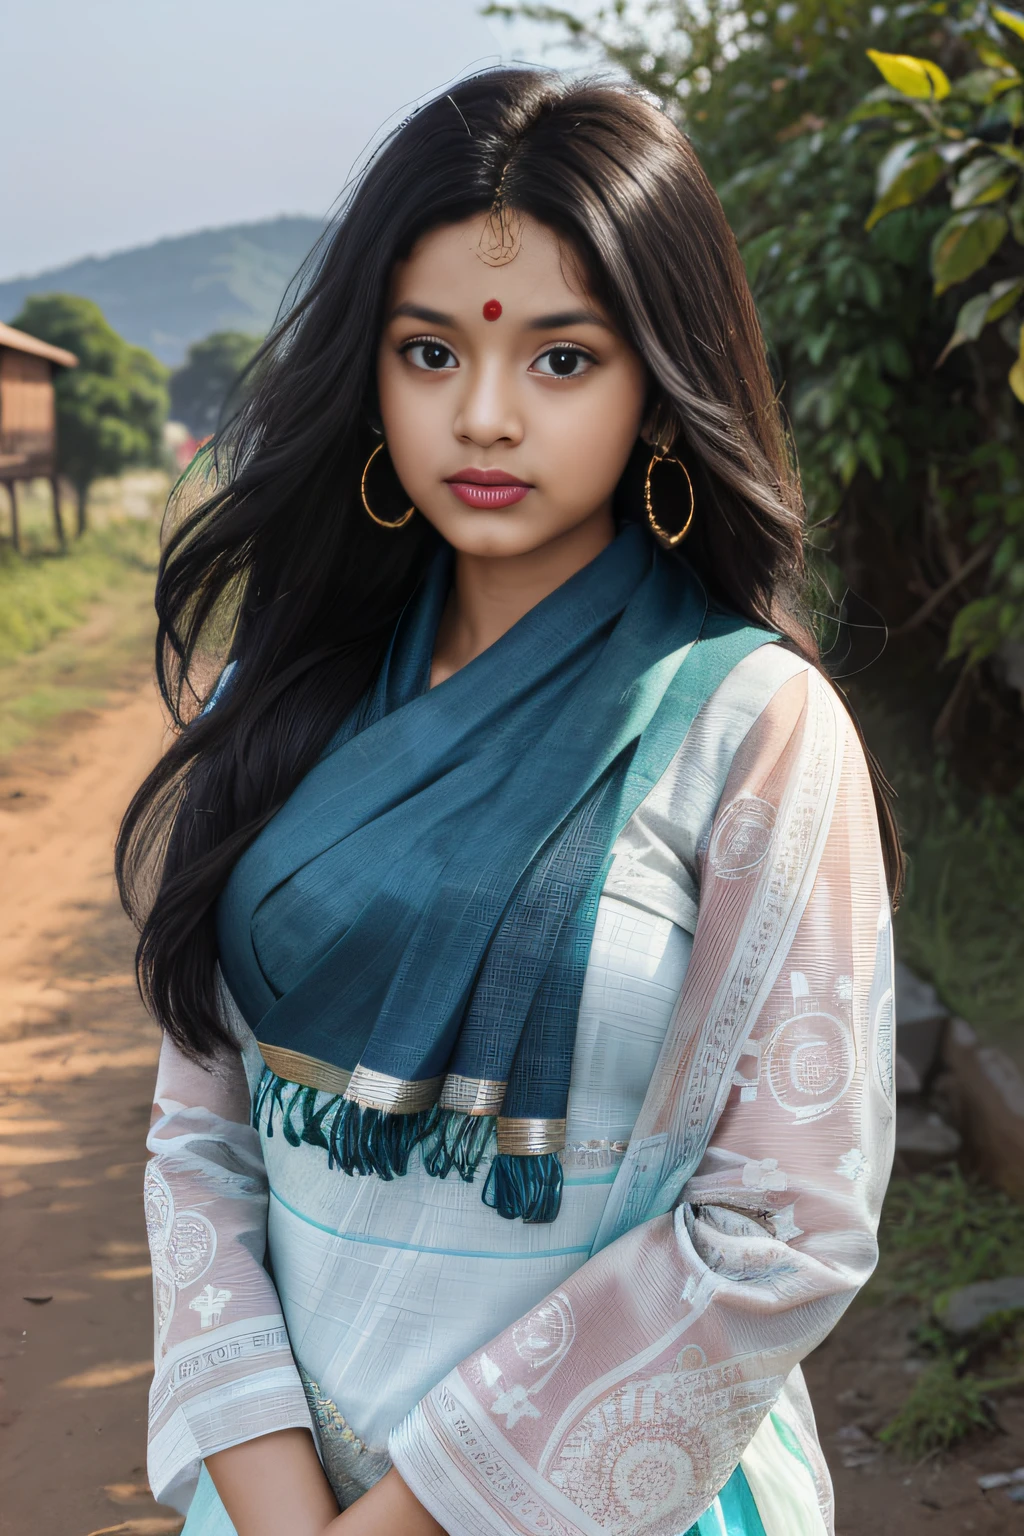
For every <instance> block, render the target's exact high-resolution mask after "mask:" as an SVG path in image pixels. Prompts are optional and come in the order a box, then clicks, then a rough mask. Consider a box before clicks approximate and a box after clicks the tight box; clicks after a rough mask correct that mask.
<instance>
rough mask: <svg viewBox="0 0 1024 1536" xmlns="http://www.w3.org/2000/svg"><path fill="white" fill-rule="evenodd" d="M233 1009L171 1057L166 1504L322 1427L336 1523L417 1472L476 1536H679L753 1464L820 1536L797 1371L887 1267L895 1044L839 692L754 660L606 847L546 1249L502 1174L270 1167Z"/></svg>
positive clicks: (294, 1150) (161, 1302)
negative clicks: (243, 1447)
mask: <svg viewBox="0 0 1024 1536" xmlns="http://www.w3.org/2000/svg"><path fill="white" fill-rule="evenodd" d="M691 952H692V953H691ZM225 1007H226V1009H227V1011H228V1013H229V1015H230V1016H231V1017H233V1019H234V1027H235V1029H236V1031H237V1033H238V1037H239V1040H240V1043H241V1045H242V1052H241V1055H240V1056H239V1057H234V1058H232V1059H230V1060H222V1061H219V1062H218V1063H217V1066H216V1070H215V1071H214V1072H213V1073H210V1072H207V1071H205V1070H204V1069H202V1068H199V1067H196V1066H193V1065H191V1064H189V1063H188V1062H186V1061H185V1060H184V1058H183V1057H182V1056H181V1055H180V1053H178V1052H177V1051H175V1049H174V1048H173V1047H172V1046H171V1045H170V1044H168V1043H166V1042H165V1045H164V1050H163V1055H162V1058H161V1070H160V1077H159V1081H158V1086H157V1109H158V1111H159V1113H160V1118H159V1119H158V1120H157V1121H156V1123H155V1124H154V1126H153V1130H152V1132H151V1136H150V1142H149V1146H150V1150H151V1151H152V1153H153V1161H152V1162H151V1164H150V1171H149V1184H148V1197H147V1210H148V1212H149V1216H150V1230H151V1240H152V1243H153V1250H154V1264H153V1272H154V1287H155V1294H156V1307H157V1374H156V1379H155V1381H154V1386H153V1394H152V1405H151V1408H152V1415H151V1417H152V1424H151V1447H150V1480H151V1484H152V1486H153V1489H154V1492H155V1493H156V1494H157V1496H158V1497H159V1498H161V1499H163V1500H165V1501H169V1502H172V1503H174V1504H176V1505H177V1506H178V1507H180V1508H185V1507H187V1505H188V1502H189V1499H190V1497H191V1493H192V1490H193V1489H194V1487H195V1483H196V1479H197V1477H198V1473H199V1469H200V1463H201V1460H202V1458H204V1457H205V1456H207V1455H209V1454H211V1453H212V1452H214V1451H215V1450H218V1449H222V1448H224V1447H226V1446H229V1445H231V1444H235V1443H238V1442H240V1441H242V1440H246V1439H250V1438H252V1437H254V1436H257V1435H260V1434H263V1433H266V1432H267V1431H269V1430H271V1429H279V1428H284V1427H288V1426H291V1425H296V1424H310V1423H313V1424H315V1428H316V1433H317V1437H318V1443H319V1445H320V1448H321V1454H322V1456H323V1459H324V1463H325V1466H326V1468H327V1470H328V1474H329V1476H330V1477H331V1481H332V1483H333V1484H334V1487H335V1489H336V1491H337V1492H338V1494H339V1497H340V1498H341V1499H342V1500H343V1501H344V1502H348V1501H350V1500H351V1499H352V1498H353V1497H356V1496H358V1494H359V1493H360V1492H361V1491H363V1490H364V1489H365V1488H367V1487H369V1486H371V1485H372V1483H373V1482H374V1481H376V1479H377V1478H378V1477H380V1476H381V1475H382V1474H383V1472H384V1471H386V1469H387V1467H388V1466H389V1465H390V1464H391V1462H392V1461H394V1462H395V1463H396V1464H397V1466H398V1467H399V1470H400V1471H401V1473H402V1475H403V1477H405V1479H406V1481H407V1482H408V1483H409V1484H410V1486H411V1487H412V1488H413V1490H414V1491H415V1493H416V1494H417V1496H418V1497H419V1498H420V1499H421V1501H422V1502H423V1503H424V1504H425V1505H426V1507H427V1508H428V1509H430V1510H431V1512H432V1513H433V1514H434V1515H435V1517H436V1518H437V1519H438V1521H439V1522H440V1523H441V1524H442V1525H443V1526H444V1528H445V1529H446V1530H447V1531H449V1532H450V1533H452V1536H484V1533H487V1532H494V1533H495V1536H497V1533H502V1536H505V1533H508V1532H512V1533H527V1532H530V1533H533V1532H544V1533H547V1536H555V1533H564V1536H581V1533H596V1532H613V1531H614V1532H622V1533H624V1536H625V1533H627V1532H628V1533H630V1536H632V1533H647V1536H676V1533H678V1532H681V1531H684V1530H686V1529H687V1528H688V1527H689V1526H690V1525H691V1524H693V1522H694V1521H695V1520H696V1519H697V1517H698V1516H699V1515H701V1514H702V1513H703V1512H704V1511H705V1510H707V1509H708V1507H709V1505H710V1504H711V1503H712V1500H713V1499H714V1497H715V1494H716V1493H717V1491H718V1490H719V1488H721V1487H722V1485H723V1484H724V1483H725V1482H726V1480H727V1479H728V1477H729V1475H730V1473H731V1472H732V1470H733V1468H734V1467H735V1466H736V1465H737V1463H739V1464H740V1465H741V1466H743V1468H744V1471H745V1474H746V1476H747V1479H748V1482H749V1484H750V1487H751V1490H752V1491H753V1493H754V1497H755V1500H756V1501H757V1503H758V1509H759V1512H760V1515H761V1519H762V1523H763V1524H764V1529H765V1531H766V1532H767V1533H768V1536H792V1533H793V1532H794V1531H800V1532H804V1531H806V1532H807V1533H808V1536H820V1533H821V1532H823V1531H825V1530H831V1528H832V1513H831V1485H830V1482H829V1478H828V1473H827V1470H826V1468H825V1464H824V1461H823V1459H822V1457H821V1453H820V1450H819V1448H818V1444H817V1439H816V1436H815V1432H814V1424H813V1416H812V1414H811V1410H810V1405H809V1403H808V1401H807V1397H806V1393H805V1391H804V1389H803V1385H802V1379H801V1377H800V1373H799V1368H798V1362H799V1361H800V1359H801V1358H802V1357H803V1356H804V1355H805V1354H806V1353H807V1352H808V1351H809V1350H810V1349H812V1348H813V1347H814V1346H815V1345H816V1344H817V1343H818V1342H819V1341H820V1340H821V1339H822V1338H823V1337H824V1336H825V1334H826V1333H827V1332H828V1331H829V1329H830V1328H831V1327H832V1326H833V1325H834V1323H835V1321H836V1320H837V1318H838V1317H839V1315H840V1314H841V1312H842V1310H843V1308H844V1307H845V1306H846V1305H847V1304H848V1302H849V1301H850V1299H851V1298H852V1296H853V1294H854V1293H855V1291H856V1289H857V1287H858V1286H859V1285H860V1284H862V1283H863V1281H864V1280H865V1279H866V1278H867V1275H868V1274H869V1273H870V1271H871V1268H872V1266H873V1264H874V1261H875V1241H874V1234H875V1227H876V1223H877V1216H878V1210H879V1206H880V1202H881V1196H882V1193H883V1190H884V1186H885V1182H886V1179H887V1177H888V1171H889V1164H890V1160H891V1136H892V1123H893V1094H892V1022H893V1021H892V992H891V939H890V928H889V914H888V904H887V901H886V898H885V891H884V883H883V879H882V871H881V859H880V851H879V847H878V838H877V830H876V826H875V820H874V811H873V806H872V803H871V796H870V786H869V783H868V778H867V774H866V770H865V766H864V763H863V757H862V754H861V752H860V748H859V744H858V743H857V741H856V737H855V735H854V733H853V731H852V728H851V727H850V726H849V722H848V721H847V719H846V717H845V714H844V713H843V710H842V708H841V706H840V705H839V703H838V701H837V700H836V698H835V696H834V694H833V693H832V691H831V689H830V688H829V687H828V685H827V684H826V683H825V682H824V681H823V680H822V679H821V678H820V677H819V676H818V675H817V674H816V673H814V672H813V671H812V670H810V669H809V668H807V666H806V665H805V664H804V663H803V662H801V661H800V660H799V659H797V658H795V657H793V656H791V655H789V654H788V653H786V652H784V651H782V650H781V649H780V648H778V647H774V646H769V647H763V648H762V649H761V650H759V651H757V652H755V653H754V655H752V656H750V657H748V658H747V660H746V661H744V662H743V663H741V664H740V666H738V667H737V668H736V669H735V671H734V672H733V673H732V674H731V675H730V677H729V678H728V679H727V680H726V682H725V683H724V684H723V685H722V687H721V688H720V689H719V690H718V692H717V693H716V694H715V695H714V696H713V698H712V699H711V700H709V701H708V703H707V704H706V705H705V707H704V709H703V711H702V712H701V714H700V716H699V717H698V719H697V721H696V722H695V723H694V726H693V728H692V729H691V731H690V733H689V736H688V737H687V740H686V742H685V743H684V744H683V747H682V748H681V750H680V752H679V753H678V754H677V757H676V759H675V761H674V762H673V764H672V766H671V768H670V770H669V772H668V773H667V774H666V775H665V777H664V778H663V779H662V781H661V782H660V783H659V784H658V786H657V787H656V788H655V790H654V791H653V792H652V794H651V795H650V796H649V797H648V799H647V801H645V802H644V805H643V806H641V808H640V810H639V811H638V812H637V813H636V815H635V816H634V817H633V819H632V820H631V822H630V823H629V825H628V826H627V828H626V829H625V831H624V833H623V835H622V837H621V838H620V839H619V841H618V843H617V844H616V848H615V859H614V862H613V865H612V868H611V871H610V874H609V877H608V879H607V882H606V885H605V890H604V896H603V898H602V901H601V906H600V910H599V915H598V922H597V926H596V930H595V936H594V943H593V947H592V950H591V956H590V962H589V967H588V971H587V977H586V984H585V987H584V992H583V997H582V1001H581V1008H580V1020H579V1028H578V1033H577V1039H576V1046H575V1054H574V1060H573V1072H572V1083H571V1090H570V1098H569V1114H568V1127H567V1141H568V1146H567V1149H566V1152H565V1154H564V1162H565V1165H566V1168H565V1173H566V1187H565V1192H564V1197H563V1203H562V1210H561V1213H560V1214H559V1217H558V1219H557V1221H556V1222H554V1223H553V1224H550V1225H537V1226H528V1225H524V1224H523V1223H522V1222H518V1221H514V1222H510V1221H504V1220H502V1218H500V1217H499V1216H498V1215H497V1214H496V1213H495V1212H494V1211H493V1210H490V1209H489V1208H488V1207H486V1206H484V1205H483V1203H482V1202H481V1200H480V1181H481V1180H482V1179H483V1178H485V1177H486V1173H487V1162H488V1160H487V1159H485V1161H484V1165H483V1166H482V1167H481V1169H480V1170H479V1172H478V1174H477V1181H476V1182H474V1183H473V1184H464V1183H462V1182H461V1181H460V1180H458V1179H457V1178H455V1177H454V1176H452V1177H449V1178H448V1179H447V1180H444V1181H442V1180H438V1179H434V1178H430V1177H428V1176H427V1175H426V1173H425V1171H424V1170H423V1168H422V1166H421V1165H420V1164H419V1162H418V1160H417V1159H416V1158H414V1159H413V1161H412V1164H411V1167H410V1171H409V1174H408V1175H407V1176H406V1177H404V1178H399V1179H395V1180H393V1181H391V1182H385V1181H382V1180H380V1179H377V1178H359V1177H358V1176H347V1175H345V1174H343V1173H340V1172H338V1171H330V1170H328V1168H327V1166H326V1158H325V1156H324V1154H323V1153H322V1152H321V1151H319V1150H318V1149H317V1148H313V1147H309V1146H306V1145H304V1144H303V1145H300V1146H299V1147H291V1146H289V1145H288V1144H287V1143H286V1142H285V1141H284V1139H283V1137H282V1136H281V1135H280V1134H277V1135H275V1136H273V1137H271V1138H270V1139H267V1138H266V1137H264V1139H263V1143H262V1147H261V1145H260V1139H259V1138H258V1137H257V1135H256V1132H255V1131H253V1130H252V1129H250V1128H249V1127H248V1126H247V1125H246V1124H244V1123H243V1122H244V1120H245V1119H246V1117H247V1111H248V1102H249V1090H250V1089H251V1087H252V1085H253V1082H254V1080H255V1077H256V1076H257V1075H258V1072H259V1069H260V1059H259V1055H258V1051H257V1050H256V1047H255V1042H254V1041H253V1038H252V1036H251V1034H250V1033H249V1031H248V1030H247V1029H246V1028H245V1026H244V1024H242V1022H241V1020H240V1019H239V1018H238V1015H237V1012H236V1011H234V1010H233V1008H232V1005H231V1004H230V1000H229V999H226V1000H225ZM246 1073H247V1074H248V1078H249V1081H248V1084H247V1083H246ZM627 1144H628V1151H627V1150H626V1148H627ZM265 1261H266V1263H267V1265H268V1266H269V1271H272V1273H273V1277H274V1278H273V1281H272V1280H271V1278H270V1273H269V1272H268V1268H267V1267H264V1265H265ZM769 1415H770V1418H769ZM815 1521H817V1524H815ZM221 1528H222V1527H221V1526H220V1525H218V1526H217V1529H218V1530H220V1529H221ZM192 1529H193V1527H192V1523H191V1521H190V1524H189V1531H190V1536H191V1532H192ZM210 1529H211V1531H212V1529H213V1526H212V1525H211V1526H210ZM197 1536H205V1527H204V1529H203V1531H201V1532H197Z"/></svg>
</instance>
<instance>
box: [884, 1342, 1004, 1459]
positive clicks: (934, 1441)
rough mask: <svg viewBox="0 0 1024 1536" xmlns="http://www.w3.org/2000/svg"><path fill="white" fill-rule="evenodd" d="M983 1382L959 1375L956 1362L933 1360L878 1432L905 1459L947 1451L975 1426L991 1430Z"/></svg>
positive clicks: (886, 1443)
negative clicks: (933, 1362)
mask: <svg viewBox="0 0 1024 1536" xmlns="http://www.w3.org/2000/svg"><path fill="white" fill-rule="evenodd" d="M992 1428H993V1420H992V1415H991V1413H990V1412H989V1409H988V1407H987V1404H986V1402H985V1388H984V1384H983V1383H982V1382H980V1381H979V1380H978V1379H977V1377H975V1376H965V1375H960V1374H959V1372H958V1369H957V1366H956V1363H955V1362H954V1361H953V1360H951V1359H947V1358H943V1359H940V1360H936V1362H935V1364H934V1365H932V1366H930V1367H929V1368H928V1370H927V1371H925V1372H924V1374H923V1375H922V1376H921V1377H920V1378H919V1379H918V1381H917V1382H916V1383H915V1385H914V1389H913V1391H912V1392H911V1393H910V1395H909V1396H908V1398H907V1400H906V1402H905V1403H904V1404H903V1407H902V1408H901V1409H900V1410H899V1412H898V1413H897V1414H895V1415H894V1417H893V1418H892V1419H891V1420H890V1421H889V1423H888V1424H887V1425H886V1426H885V1428H884V1429H883V1430H881V1432H880V1433H879V1436H878V1438H879V1440H881V1442H882V1444H883V1445H888V1446H891V1447H892V1449H893V1450H894V1451H896V1452H897V1454H898V1455H900V1456H902V1457H903V1458H904V1460H906V1461H920V1460H921V1458H922V1457H923V1456H930V1455H933V1454H934V1453H935V1452H936V1451H948V1450H951V1449H952V1448H953V1446H955V1445H958V1444H959V1443H960V1441H961V1440H966V1438H967V1436H968V1435H970V1434H973V1433H974V1432H975V1431H977V1430H987V1431H991V1430H992Z"/></svg>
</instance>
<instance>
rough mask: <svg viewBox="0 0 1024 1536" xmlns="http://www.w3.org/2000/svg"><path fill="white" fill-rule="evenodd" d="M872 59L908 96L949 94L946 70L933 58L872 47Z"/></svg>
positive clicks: (931, 98)
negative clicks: (933, 60)
mask: <svg viewBox="0 0 1024 1536" xmlns="http://www.w3.org/2000/svg"><path fill="white" fill-rule="evenodd" d="M1007 14H1009V13H1007ZM868 58H869V59H870V60H871V62H872V64H874V66H875V68H876V69H878V70H879V71H880V72H881V74H882V76H883V77H884V79H885V80H886V81H887V83H888V84H889V85H891V86H892V87H893V88H894V89H895V90H897V91H899V92H900V93H901V94H902V95H904V96H913V97H915V98H916V99H917V100H918V101H942V100H943V99H944V98H945V97H946V96H948V95H949V91H950V85H949V80H948V79H947V77H946V74H945V71H944V70H942V69H940V68H939V66H938V64H933V63H932V61H931V59H915V58H914V57H913V55H912V54H909V53H879V51H878V49H877V48H869V49H868Z"/></svg>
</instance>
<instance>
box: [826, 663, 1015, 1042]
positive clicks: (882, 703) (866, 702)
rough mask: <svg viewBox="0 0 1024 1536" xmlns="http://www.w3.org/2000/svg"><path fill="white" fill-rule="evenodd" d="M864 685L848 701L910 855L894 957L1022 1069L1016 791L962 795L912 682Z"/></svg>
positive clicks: (962, 789) (965, 792) (886, 680)
mask: <svg viewBox="0 0 1024 1536" xmlns="http://www.w3.org/2000/svg"><path fill="white" fill-rule="evenodd" d="M871 680H872V674H871V673H869V674H868V680H867V681H865V683H864V685H863V686H862V687H860V688H858V689H857V690H855V691H854V695H853V698H854V704H855V707H856V709H857V712H858V715H859V717H860V719H861V722H862V724H863V726H864V730H865V734H866V736H867V739H868V741H869V743H870V745H871V746H872V747H873V748H874V750H875V752H876V753H877V754H878V756H879V758H880V759H881V762H882V765H883V767H884V768H885V771H886V773H887V775H888V776H889V778H890V780H891V781H892V783H893V786H894V788H895V789H896V791H897V794H898V802H897V816H898V820H899V823H900V828H901V832H902V836H903V843H904V848H905V850H906V853H907V855H908V878H907V887H906V892H905V895H904V898H903V902H902V905H901V907H900V910H899V912H898V913H897V915H896V925H895V926H896V948H897V952H898V953H899V955H900V957H901V958H902V959H904V960H905V961H906V962H907V964H908V965H909V966H910V967H911V969H913V970H914V971H916V972H917V973H918V974H919V975H921V976H924V977H926V978H927V979H928V980H929V981H931V982H932V983H933V984H934V986H935V987H936V988H937V990H938V992H939V995H940V996H941V997H942V999H943V1001H944V1002H945V1003H946V1005H947V1007H949V1008H950V1009H951V1010H952V1011H953V1012H954V1013H955V1014H959V1015H960V1016H961V1017H963V1018H965V1019H966V1020H967V1021H968V1023H970V1024H971V1025H972V1026H973V1027H974V1028H975V1029H976V1030H977V1031H978V1033H979V1035H981V1037H982V1038H983V1039H984V1040H985V1041H986V1042H987V1043H990V1044H996V1045H1000V1046H1002V1047H1003V1048H1004V1049H1005V1050H1007V1051H1009V1052H1010V1054H1011V1055H1013V1056H1014V1057H1015V1058H1016V1059H1017V1061H1018V1063H1019V1064H1021V1065H1022V1066H1024V784H1022V785H1020V786H1018V788H1017V789H1016V790H1015V791H1013V792H1012V793H1011V794H1008V795H1001V796H997V795H986V794H981V793H978V792H976V791H973V790H971V789H968V788H967V787H965V786H964V785H963V784H962V783H961V782H959V781H958V780H957V779H956V778H955V777H954V775H953V773H952V771H951V769H950V766H949V763H948V760H947V759H946V758H945V757H944V756H943V755H942V754H941V753H939V752H937V751H936V749H935V748H934V746H933V745H932V742H931V740H930V737H929V734H928V729H927V722H928V719H929V718H930V716H929V715H928V713H927V711H924V710H921V709H919V708H918V707H915V700H914V698H913V692H914V685H915V681H917V680H916V679H913V678H908V679H901V680H900V684H899V686H898V690H897V687H895V686H893V679H892V677H891V675H890V677H888V678H886V677H885V676H884V674H883V675H882V677H881V678H880V679H879V680H878V681H877V682H875V683H874V686H873V688H872V689H871V690H870V691H869V686H868V683H869V682H870V681H871ZM925 681H926V682H927V679H926V680H925ZM887 690H888V691H887Z"/></svg>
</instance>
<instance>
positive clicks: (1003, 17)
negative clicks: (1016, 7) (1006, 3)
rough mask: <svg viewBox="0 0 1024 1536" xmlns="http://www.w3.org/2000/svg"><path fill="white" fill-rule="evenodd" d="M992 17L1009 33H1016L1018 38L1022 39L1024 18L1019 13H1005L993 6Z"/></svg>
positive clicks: (999, 7) (998, 7)
mask: <svg viewBox="0 0 1024 1536" xmlns="http://www.w3.org/2000/svg"><path fill="white" fill-rule="evenodd" d="M992 15H993V16H994V17H995V19H996V21H999V22H1002V24H1003V26H1004V27H1006V28H1008V29H1009V31H1011V32H1016V34H1017V36H1018V37H1019V38H1024V16H1022V15H1021V14H1020V12H1019V11H1006V10H1003V9H1002V7H1001V6H993V7H992Z"/></svg>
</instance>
